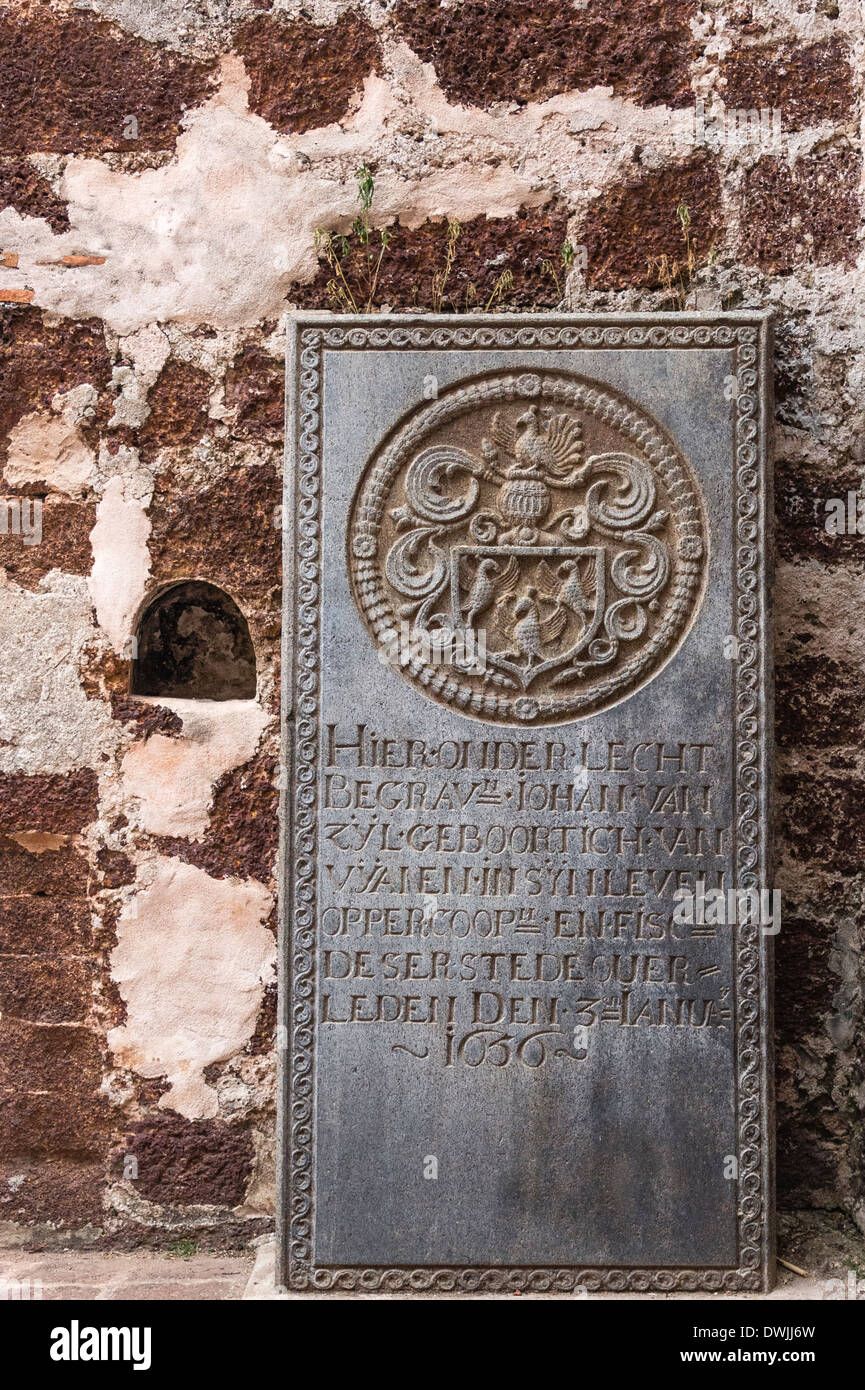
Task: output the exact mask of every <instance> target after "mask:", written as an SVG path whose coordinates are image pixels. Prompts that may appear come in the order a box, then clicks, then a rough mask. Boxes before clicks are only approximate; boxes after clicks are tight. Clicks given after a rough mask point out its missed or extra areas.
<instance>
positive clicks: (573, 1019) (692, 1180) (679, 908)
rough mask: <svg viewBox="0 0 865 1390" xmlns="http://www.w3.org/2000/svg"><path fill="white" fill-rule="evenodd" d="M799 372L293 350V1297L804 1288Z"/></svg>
mask: <svg viewBox="0 0 865 1390" xmlns="http://www.w3.org/2000/svg"><path fill="white" fill-rule="evenodd" d="M769 351H770V332H769V325H768V321H767V319H766V318H765V317H764V316H761V315H755V314H748V313H733V314H727V315H722V316H708V317H707V316H703V315H699V314H693V315H660V316H641V315H636V316H625V317H615V318H612V317H610V318H599V317H594V318H592V317H588V318H587V317H582V318H580V317H574V318H560V317H551V316H543V317H532V316H522V317H513V318H512V317H504V316H494V317H490V318H486V319H485V318H483V317H474V318H473V317H459V318H407V317H404V316H400V317H394V318H384V317H378V316H377V317H375V318H368V319H351V318H346V317H343V316H339V317H334V318H331V317H329V316H326V315H309V316H306V317H301V318H299V319H297V320H296V321H295V322H293V324H292V326H291V331H290V343H289V365H288V403H289V413H288V426H287V463H286V506H285V514H286V527H285V532H286V535H285V540H286V570H285V620H286V632H287V636H286V641H285V653H284V655H285V667H286V674H285V692H284V710H285V748H286V768H287V775H286V791H285V797H284V826H285V840H284V893H283V921H282V933H283V972H282V981H281V1000H282V1004H281V1020H282V1031H281V1034H280V1036H281V1038H282V1040H283V1043H284V1046H285V1065H284V1070H283V1110H282V1119H281V1134H282V1146H283V1152H282V1182H283V1188H282V1212H281V1222H282V1255H281V1259H282V1268H283V1275H284V1278H285V1280H286V1282H287V1283H288V1284H289V1286H290V1287H292V1288H294V1289H299V1290H301V1289H313V1288H317V1289H322V1290H333V1291H335V1292H340V1293H345V1292H347V1291H349V1292H350V1291H368V1290H393V1291H398V1290H403V1291H405V1290H409V1291H410V1290H417V1291H430V1290H432V1291H449V1290H464V1291H466V1292H478V1291H481V1292H482V1291H505V1290H509V1289H524V1290H553V1291H561V1292H568V1291H574V1290H577V1289H579V1288H582V1287H585V1288H587V1289H589V1290H593V1289H604V1290H610V1289H613V1290H615V1289H622V1290H639V1289H655V1290H661V1291H665V1290H676V1289H684V1290H688V1289H709V1290H728V1291H733V1290H741V1289H759V1288H766V1287H768V1286H769V1285H770V1283H771V1279H772V1271H773V1248H772V1128H771V1123H772V1122H771V1116H772V1097H771V1082H770V1078H771V1047H770V1037H771V1034H770V1022H771V1020H770V1009H771V998H770V973H771V971H770V955H771V944H772V935H773V932H774V930H775V927H774V926H773V924H772V920H771V919H770V918H769V917H767V916H765V915H764V913H765V904H766V902H767V901H768V900H769V895H770V892H771V889H772V881H771V872H772V866H771V847H770V843H769V795H770V783H771V759H770V745H769V738H770V731H771V677H770V665H769V663H770V659H771V643H770V633H769V607H768V605H769V589H768V584H769V577H768V565H769V556H768V546H769V527H770V517H771V483H770V474H769V471H768V463H767V454H766V430H767V371H768V368H767V361H768V355H769ZM731 890H739V896H738V897H737V896H736V894H735V893H734V892H733V891H731ZM746 890H750V891H746ZM761 892H762V893H763V894H764V897H763V898H762V899H760V898H759V894H760V893H761ZM757 901H760V903H761V905H762V906H761V912H760V914H759V916H758V915H757V911H756V907H755V904H756V902H757Z"/></svg>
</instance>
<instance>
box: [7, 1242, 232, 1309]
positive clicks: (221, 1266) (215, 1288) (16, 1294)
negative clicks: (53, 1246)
mask: <svg viewBox="0 0 865 1390" xmlns="http://www.w3.org/2000/svg"><path fill="white" fill-rule="evenodd" d="M254 1260H255V1251H254V1250H251V1251H249V1252H248V1253H244V1254H241V1255H207V1254H195V1255H190V1256H188V1257H186V1258H184V1257H182V1256H172V1255H163V1254H154V1253H153V1252H152V1251H140V1250H133V1251H130V1252H128V1253H123V1254H116V1253H114V1252H112V1253H110V1254H102V1253H96V1252H93V1251H81V1250H76V1251H58V1250H52V1251H50V1252H48V1253H45V1254H39V1255H34V1254H26V1253H24V1252H22V1251H20V1250H0V1299H3V1298H7V1299H14V1298H24V1299H29V1298H43V1299H94V1300H96V1301H101V1302H109V1301H111V1300H113V1299H130V1300H133V1299H134V1300H136V1301H138V1300H159V1299H171V1300H178V1299H189V1300H196V1301H198V1300H202V1299H206V1300H214V1299H221V1298H231V1299H239V1298H242V1297H243V1294H244V1290H245V1288H246V1285H247V1283H248V1281H249V1276H250V1274H251V1272H252V1267H253V1263H254Z"/></svg>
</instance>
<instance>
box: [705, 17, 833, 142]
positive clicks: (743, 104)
mask: <svg viewBox="0 0 865 1390" xmlns="http://www.w3.org/2000/svg"><path fill="white" fill-rule="evenodd" d="M721 75H722V77H723V78H725V79H726V84H725V86H724V87H723V89H722V95H723V98H724V103H725V105H726V106H727V107H729V108H732V109H734V110H737V111H743V110H759V109H760V108H762V107H774V108H775V109H776V110H780V111H781V113H782V121H783V126H784V128H785V129H787V130H801V129H802V128H803V127H805V126H809V125H819V124H820V123H821V122H822V121H834V122H845V121H848V120H850V119H851V117H852V116H853V115H854V114H855V99H854V94H853V73H852V70H851V67H850V51H849V49H848V48H847V46H846V45H845V44H843V43H841V42H840V41H839V40H838V39H823V40H821V41H820V42H819V43H814V44H810V45H807V46H802V45H798V44H795V43H792V42H791V43H780V44H762V45H760V46H758V47H754V48H744V49H738V50H734V51H733V52H732V53H730V54H729V55H728V57H727V58H725V60H724V62H723V63H722V64H721Z"/></svg>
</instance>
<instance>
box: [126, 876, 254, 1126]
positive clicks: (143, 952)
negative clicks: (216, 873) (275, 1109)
mask: <svg viewBox="0 0 865 1390" xmlns="http://www.w3.org/2000/svg"><path fill="white" fill-rule="evenodd" d="M148 876H149V882H147V884H146V886H145V885H143V884H142V886H141V887H140V888H139V891H138V893H137V895H136V897H135V898H134V899H133V900H132V902H130V903H128V904H127V906H126V907H125V908H124V910H123V912H121V914H120V917H119V918H118V922H117V945H116V947H115V948H114V950H113V951H112V953H111V972H112V976H113V978H114V980H115V981H116V983H117V986H118V989H119V990H120V993H121V995H122V997H123V999H124V1001H125V1003H126V1009H127V1018H126V1022H125V1023H124V1024H123V1026H122V1027H120V1028H114V1029H112V1030H111V1032H110V1033H109V1035H108V1043H109V1046H110V1047H111V1049H112V1051H113V1053H114V1057H115V1061H116V1063H117V1065H118V1066H121V1067H129V1068H130V1069H132V1070H133V1071H135V1072H137V1073H138V1074H139V1075H140V1076H145V1077H157V1076H167V1078H168V1080H169V1081H170V1083H171V1089H170V1090H169V1091H167V1092H166V1093H165V1094H164V1095H163V1096H161V1097H160V1101H159V1104H160V1106H161V1107H162V1108H163V1109H170V1110H176V1111H178V1112H179V1113H180V1114H181V1115H184V1116H185V1117H186V1118H187V1119H190V1120H191V1119H210V1118H212V1117H213V1116H215V1115H216V1113H217V1093H216V1091H215V1090H214V1089H213V1088H212V1087H211V1086H208V1085H207V1083H206V1081H205V1079H204V1075H203V1073H204V1068H205V1067H207V1066H209V1065H210V1064H211V1063H212V1062H221V1061H225V1060H227V1059H228V1058H229V1057H232V1056H233V1055H234V1054H235V1053H236V1052H238V1051H239V1050H240V1049H241V1048H242V1047H243V1046H244V1045H245V1044H246V1042H247V1041H248V1040H249V1038H250V1037H251V1035H252V1032H253V1029H254V1028H255V1022H256V1018H257V1016H258V1011H259V1008H260V1007H261V1001H262V997H263V994H264V987H265V985H266V984H267V983H268V982H269V981H270V980H271V978H272V977H273V970H274V962H275V958H276V942H275V941H274V938H273V934H272V932H270V931H268V929H267V928H266V927H264V926H263V925H262V923H263V922H264V920H265V918H266V917H267V916H268V914H269V912H270V910H271V908H272V906H273V899H272V896H271V894H270V893H269V892H268V891H267V889H266V888H264V887H263V885H261V884H258V883H253V882H246V883H239V882H237V881H236V880H229V879H215V878H211V877H210V876H209V875H208V874H206V873H203V872H202V870H201V869H197V868H195V867H194V866H193V865H191V864H184V863H182V862H181V861H180V860H178V859H166V858H160V859H158V860H157V861H156V865H155V872H154V870H153V867H152V866H151V867H150V869H149V874H148Z"/></svg>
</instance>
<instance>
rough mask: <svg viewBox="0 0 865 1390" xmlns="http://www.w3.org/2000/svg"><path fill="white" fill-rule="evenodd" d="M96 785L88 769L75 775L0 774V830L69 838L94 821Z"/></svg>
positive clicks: (42, 773)
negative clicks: (52, 833)
mask: <svg viewBox="0 0 865 1390" xmlns="http://www.w3.org/2000/svg"><path fill="white" fill-rule="evenodd" d="M97 796H98V783H97V778H96V773H95V772H94V771H93V769H92V768H81V769H80V770H79V771H77V772H67V773H60V772H58V773H49V772H36V773H33V774H31V775H28V774H27V773H25V772H2V773H0V830H5V831H7V832H9V831H22V830H47V831H52V832H54V833H55V834H59V835H72V834H75V832H76V831H79V830H83V829H84V828H85V826H87V825H89V824H90V822H91V821H93V820H95V819H96V810H97Z"/></svg>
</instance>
